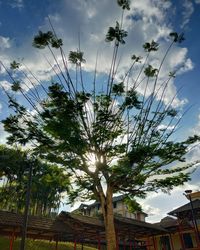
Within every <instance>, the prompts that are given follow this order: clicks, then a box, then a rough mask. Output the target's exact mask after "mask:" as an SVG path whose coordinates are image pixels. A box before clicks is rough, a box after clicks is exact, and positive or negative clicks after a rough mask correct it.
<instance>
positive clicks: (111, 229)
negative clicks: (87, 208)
mask: <svg viewBox="0 0 200 250" xmlns="http://www.w3.org/2000/svg"><path fill="white" fill-rule="evenodd" d="M112 196H113V192H112V189H111V188H108V189H107V193H106V197H105V199H102V197H101V203H102V212H103V217H104V225H105V231H106V243H107V250H116V249H118V248H117V243H116V232H115V225H114V213H113V202H112Z"/></svg>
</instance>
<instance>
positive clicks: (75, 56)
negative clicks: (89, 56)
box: [69, 51, 86, 65]
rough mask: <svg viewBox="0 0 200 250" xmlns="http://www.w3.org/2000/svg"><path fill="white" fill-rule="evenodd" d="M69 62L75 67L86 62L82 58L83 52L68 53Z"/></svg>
mask: <svg viewBox="0 0 200 250" xmlns="http://www.w3.org/2000/svg"><path fill="white" fill-rule="evenodd" d="M69 61H70V62H71V63H73V64H76V65H80V64H81V63H85V62H86V61H85V59H84V58H83V52H81V51H70V53H69Z"/></svg>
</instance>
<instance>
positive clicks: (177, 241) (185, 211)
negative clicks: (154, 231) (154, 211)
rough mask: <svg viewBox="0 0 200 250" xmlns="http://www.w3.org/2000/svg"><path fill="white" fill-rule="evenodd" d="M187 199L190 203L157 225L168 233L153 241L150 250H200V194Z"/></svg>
mask: <svg viewBox="0 0 200 250" xmlns="http://www.w3.org/2000/svg"><path fill="white" fill-rule="evenodd" d="M186 197H187V198H188V199H189V201H190V202H188V203H187V204H185V205H183V206H181V207H178V208H176V209H174V210H172V211H171V212H169V213H168V215H169V216H167V217H165V218H163V219H162V220H161V221H160V222H159V223H155V225H157V226H160V227H161V228H164V229H166V230H167V232H168V233H167V234H163V235H157V236H155V237H154V239H151V242H150V243H149V244H150V246H149V248H148V250H189V249H190V250H192V249H193V250H200V192H195V193H191V194H187V195H186ZM146 240H147V239H146Z"/></svg>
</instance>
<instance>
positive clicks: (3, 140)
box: [0, 123, 8, 144]
mask: <svg viewBox="0 0 200 250" xmlns="http://www.w3.org/2000/svg"><path fill="white" fill-rule="evenodd" d="M0 135H1V136H0V144H5V143H6V137H7V136H8V134H7V133H6V132H5V131H4V127H3V124H2V123H0Z"/></svg>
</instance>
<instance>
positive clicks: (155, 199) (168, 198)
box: [138, 182, 200, 223]
mask: <svg viewBox="0 0 200 250" xmlns="http://www.w3.org/2000/svg"><path fill="white" fill-rule="evenodd" d="M189 189H190V190H193V191H194V192H195V191H199V190H200V185H199V183H198V182H196V183H194V184H191V183H186V184H185V185H183V186H180V187H176V188H174V190H173V191H172V192H171V194H170V195H169V194H165V193H162V192H158V193H151V194H149V195H148V196H147V198H146V199H145V200H143V199H138V202H139V203H140V204H141V206H142V208H143V210H144V212H146V213H147V214H148V215H149V216H148V217H147V219H146V221H148V222H151V223H155V222H159V221H160V220H161V219H162V218H164V217H165V216H167V213H169V212H170V211H172V210H174V209H176V208H178V207H180V206H182V205H184V204H186V203H188V200H187V199H186V197H185V196H184V195H183V193H184V191H185V190H189Z"/></svg>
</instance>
